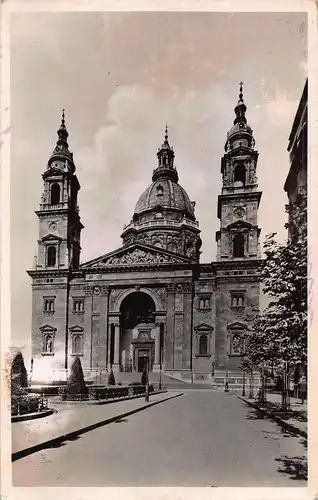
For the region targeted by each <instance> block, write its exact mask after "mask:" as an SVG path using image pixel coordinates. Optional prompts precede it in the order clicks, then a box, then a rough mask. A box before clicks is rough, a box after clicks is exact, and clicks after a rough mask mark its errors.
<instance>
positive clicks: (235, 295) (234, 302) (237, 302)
mask: <svg viewBox="0 0 318 500" xmlns="http://www.w3.org/2000/svg"><path fill="white" fill-rule="evenodd" d="M231 307H233V308H243V307H245V292H231Z"/></svg>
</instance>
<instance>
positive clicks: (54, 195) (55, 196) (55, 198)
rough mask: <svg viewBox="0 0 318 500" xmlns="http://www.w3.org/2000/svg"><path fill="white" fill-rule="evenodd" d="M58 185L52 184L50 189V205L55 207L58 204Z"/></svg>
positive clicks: (59, 190)
mask: <svg viewBox="0 0 318 500" xmlns="http://www.w3.org/2000/svg"><path fill="white" fill-rule="evenodd" d="M60 192H61V189H60V185H59V184H57V183H54V184H53V185H52V187H51V205H57V204H58V203H60Z"/></svg>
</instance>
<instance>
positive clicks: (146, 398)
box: [145, 355, 149, 402]
mask: <svg viewBox="0 0 318 500" xmlns="http://www.w3.org/2000/svg"><path fill="white" fill-rule="evenodd" d="M145 364H146V392H145V401H146V402H148V401H149V376H148V357H147V356H146V355H145Z"/></svg>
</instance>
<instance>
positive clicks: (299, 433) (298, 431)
mask: <svg viewBox="0 0 318 500" xmlns="http://www.w3.org/2000/svg"><path fill="white" fill-rule="evenodd" d="M237 397H238V399H241V401H243V402H244V403H246V404H247V405H248V406H251V407H252V408H254V409H255V410H257V411H258V412H260V413H261V414H262V415H265V416H266V417H269V418H270V419H271V420H274V422H276V423H277V424H279V425H280V426H281V427H284V428H285V429H287V430H288V431H290V432H291V433H293V434H295V435H297V436H302V437H304V438H306V439H307V438H308V434H307V432H306V431H303V430H302V429H298V427H295V426H294V425H292V424H288V423H287V422H285V420H282V419H281V418H279V417H277V416H276V415H274V413H273V412H271V411H268V410H264V409H263V408H260V407H259V406H257V405H256V404H254V403H252V402H251V401H247V400H246V399H244V398H242V397H240V396H237Z"/></svg>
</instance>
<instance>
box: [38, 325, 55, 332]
mask: <svg viewBox="0 0 318 500" xmlns="http://www.w3.org/2000/svg"><path fill="white" fill-rule="evenodd" d="M39 329H40V330H41V332H45V331H48V330H49V331H50V332H53V331H54V332H55V331H56V328H54V326H52V325H43V326H40V328H39Z"/></svg>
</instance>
